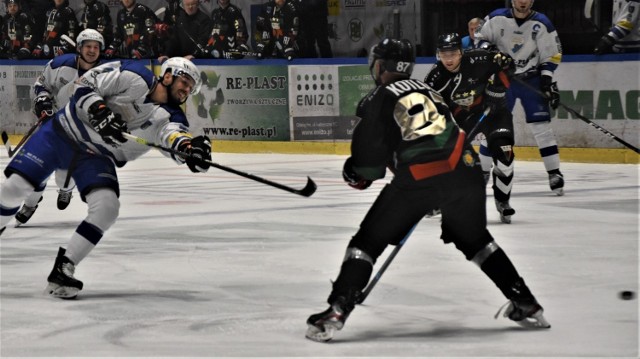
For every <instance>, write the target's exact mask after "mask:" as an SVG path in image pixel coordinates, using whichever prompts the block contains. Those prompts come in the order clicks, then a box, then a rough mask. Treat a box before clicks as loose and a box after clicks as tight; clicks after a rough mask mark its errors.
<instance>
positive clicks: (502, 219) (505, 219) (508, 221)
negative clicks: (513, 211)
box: [500, 215, 511, 224]
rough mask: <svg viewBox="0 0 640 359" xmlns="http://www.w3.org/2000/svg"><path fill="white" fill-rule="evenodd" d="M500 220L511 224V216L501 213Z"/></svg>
mask: <svg viewBox="0 0 640 359" xmlns="http://www.w3.org/2000/svg"><path fill="white" fill-rule="evenodd" d="M500 222H502V223H506V224H511V216H503V215H500Z"/></svg>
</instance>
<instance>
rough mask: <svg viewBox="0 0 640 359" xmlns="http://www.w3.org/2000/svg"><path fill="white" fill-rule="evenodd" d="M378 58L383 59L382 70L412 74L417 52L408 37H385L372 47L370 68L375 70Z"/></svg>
mask: <svg viewBox="0 0 640 359" xmlns="http://www.w3.org/2000/svg"><path fill="white" fill-rule="evenodd" d="M376 60H382V63H381V66H380V69H381V72H385V71H387V72H397V73H402V74H406V75H408V76H411V73H412V72H413V65H414V64H415V63H416V54H415V52H414V51H413V45H412V44H411V41H409V40H407V39H402V40H397V39H384V40H382V41H380V42H379V43H378V44H377V45H375V46H373V48H371V52H370V53H369V70H373V64H374V63H375V62H376Z"/></svg>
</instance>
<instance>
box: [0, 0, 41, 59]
mask: <svg viewBox="0 0 640 359" xmlns="http://www.w3.org/2000/svg"><path fill="white" fill-rule="evenodd" d="M5 5H6V6H7V15H6V16H5V17H4V25H3V27H2V38H4V39H5V40H4V41H3V42H4V46H3V49H2V52H3V54H2V56H0V57H2V58H10V59H19V60H22V59H27V58H30V57H31V51H32V49H33V47H34V46H33V43H32V41H33V39H32V36H33V33H32V31H33V25H34V22H33V17H32V16H31V15H30V14H28V13H26V12H24V11H22V9H21V8H20V2H19V1H18V0H5Z"/></svg>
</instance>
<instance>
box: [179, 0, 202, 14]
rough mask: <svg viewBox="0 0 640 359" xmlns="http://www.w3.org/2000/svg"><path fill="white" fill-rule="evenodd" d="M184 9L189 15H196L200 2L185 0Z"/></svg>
mask: <svg viewBox="0 0 640 359" xmlns="http://www.w3.org/2000/svg"><path fill="white" fill-rule="evenodd" d="M182 7H184V11H185V12H186V13H187V14H188V15H194V14H195V13H197V12H198V0H184V1H183V2H182Z"/></svg>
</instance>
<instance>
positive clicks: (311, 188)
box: [122, 132, 318, 197]
mask: <svg viewBox="0 0 640 359" xmlns="http://www.w3.org/2000/svg"><path fill="white" fill-rule="evenodd" d="M122 135H123V136H124V137H125V138H128V139H130V140H133V141H135V142H137V143H139V144H141V145H145V146H149V147H154V148H157V149H159V150H162V151H165V152H169V153H171V154H174V155H177V156H180V157H183V158H187V157H191V155H190V154H188V153H184V152H181V151H176V150H174V149H171V148H167V147H164V146H160V145H157V144H155V143H151V142H149V141H147V140H145V139H144V138H140V137H138V136H134V135H132V134H130V133H126V132H122ZM201 161H203V162H205V163H207V164H208V165H210V166H211V167H215V168H217V169H219V170H223V171H226V172H230V173H233V174H236V175H238V176H241V177H244V178H248V179H251V180H254V181H256V182H260V183H263V184H266V185H269V186H271V187H275V188H279V189H281V190H284V191H287V192H291V193H295V194H297V195H300V196H303V197H310V196H311V195H312V194H314V193H315V191H316V189H317V188H318V187H317V186H316V184H315V182H313V180H312V179H311V178H310V177H307V184H306V186H304V188H303V189H295V188H291V187H287V186H285V185H282V184H280V183H277V182H273V181H269V180H267V179H264V178H262V177H258V176H255V175H252V174H250V173H245V172H241V171H238V170H235V169H233V168H230V167H226V166H223V165H219V164H217V163H215V162H211V161H206V160H201Z"/></svg>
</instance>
